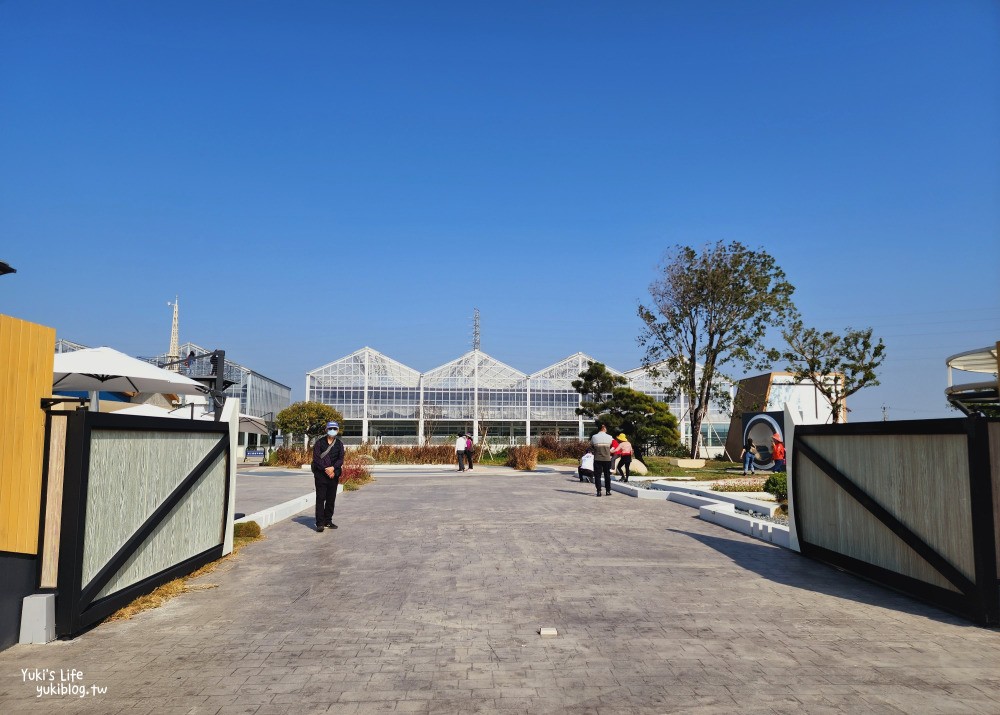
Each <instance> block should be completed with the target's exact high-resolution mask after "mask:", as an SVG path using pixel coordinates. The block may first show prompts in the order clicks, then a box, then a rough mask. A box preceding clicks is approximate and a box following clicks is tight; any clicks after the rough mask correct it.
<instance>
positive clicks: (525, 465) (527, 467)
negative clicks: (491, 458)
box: [507, 446, 538, 472]
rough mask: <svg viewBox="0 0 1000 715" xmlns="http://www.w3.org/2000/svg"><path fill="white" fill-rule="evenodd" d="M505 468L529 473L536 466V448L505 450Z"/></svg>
mask: <svg viewBox="0 0 1000 715" xmlns="http://www.w3.org/2000/svg"><path fill="white" fill-rule="evenodd" d="M507 466H508V467H513V468H514V469H520V470H521V471H522V472H530V471H532V470H534V468H535V467H537V466H538V448H537V447H534V446H530V447H511V448H510V449H508V450H507Z"/></svg>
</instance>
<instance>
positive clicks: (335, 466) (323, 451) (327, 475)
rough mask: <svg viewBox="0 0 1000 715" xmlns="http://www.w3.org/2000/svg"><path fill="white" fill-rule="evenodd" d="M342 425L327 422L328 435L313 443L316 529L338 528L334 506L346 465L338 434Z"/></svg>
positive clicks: (342, 444) (342, 446) (320, 530)
mask: <svg viewBox="0 0 1000 715" xmlns="http://www.w3.org/2000/svg"><path fill="white" fill-rule="evenodd" d="M339 432H340V425H338V424H337V423H336V422H327V423H326V437H325V438H324V437H320V438H319V439H318V440H316V444H314V445H313V459H312V473H313V481H314V482H315V483H316V531H319V532H322V531H323V529H324V527H325V528H328V529H336V528H337V525H336V524H334V523H333V506H334V503H335V502H336V500H337V485H338V484H340V473H341V470H342V469H343V467H344V443H343V442H342V441H341V440H340V438H339V437H337V435H338V434H339Z"/></svg>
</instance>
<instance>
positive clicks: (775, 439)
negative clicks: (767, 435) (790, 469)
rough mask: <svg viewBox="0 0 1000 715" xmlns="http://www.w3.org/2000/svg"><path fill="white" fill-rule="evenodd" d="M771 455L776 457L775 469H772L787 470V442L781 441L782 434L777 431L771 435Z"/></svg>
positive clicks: (777, 470)
mask: <svg viewBox="0 0 1000 715" xmlns="http://www.w3.org/2000/svg"><path fill="white" fill-rule="evenodd" d="M771 456H772V457H774V469H773V470H772V471H775V472H783V471H785V444H784V443H783V442H782V441H781V435H780V434H778V433H777V432H775V433H774V434H773V435H772V436H771Z"/></svg>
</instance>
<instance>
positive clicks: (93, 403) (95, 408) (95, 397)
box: [90, 390, 101, 412]
mask: <svg viewBox="0 0 1000 715" xmlns="http://www.w3.org/2000/svg"><path fill="white" fill-rule="evenodd" d="M90 411H91V412H100V411H101V393H100V392H95V391H93V390H91V391H90Z"/></svg>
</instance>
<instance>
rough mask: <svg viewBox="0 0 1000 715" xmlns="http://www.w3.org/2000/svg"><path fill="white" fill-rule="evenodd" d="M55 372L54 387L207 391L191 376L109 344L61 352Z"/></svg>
mask: <svg viewBox="0 0 1000 715" xmlns="http://www.w3.org/2000/svg"><path fill="white" fill-rule="evenodd" d="M52 372H53V374H52V389H53V390H86V391H88V392H98V391H102V390H103V391H105V392H151V393H158V394H171V395H203V394H205V388H204V386H202V385H201V384H200V383H197V382H195V381H194V380H192V379H191V378H189V377H185V376H184V375H181V374H179V373H176V372H170V371H169V370H164V369H163V368H159V367H157V366H156V365H151V364H150V363H148V362H143V361H142V360H137V359H136V358H134V357H129V356H128V355H126V354H125V353H121V352H118V351H117V350H114V349H112V348H107V347H102V348H87V349H86V350H76V351H74V352H69V353H59V354H58V355H56V356H55V361H54V363H53V371H52Z"/></svg>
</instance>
